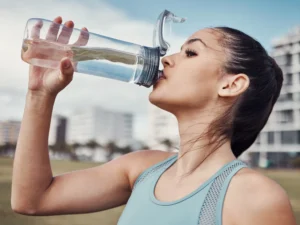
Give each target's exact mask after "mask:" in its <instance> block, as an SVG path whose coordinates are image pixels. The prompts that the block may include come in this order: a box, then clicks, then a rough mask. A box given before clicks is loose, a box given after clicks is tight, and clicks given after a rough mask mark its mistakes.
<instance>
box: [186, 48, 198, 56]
mask: <svg viewBox="0 0 300 225" xmlns="http://www.w3.org/2000/svg"><path fill="white" fill-rule="evenodd" d="M185 54H186V56H187V57H193V56H197V55H198V54H197V52H196V51H194V50H192V49H187V50H185Z"/></svg>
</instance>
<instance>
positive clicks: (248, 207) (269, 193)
mask: <svg viewBox="0 0 300 225" xmlns="http://www.w3.org/2000/svg"><path fill="white" fill-rule="evenodd" d="M229 187H230V188H229V189H228V192H227V195H226V198H225V204H226V208H227V210H230V207H232V208H231V211H232V213H230V214H231V215H232V216H234V217H235V219H234V221H237V224H245V225H247V224H257V225H260V224H264V225H268V224H273V225H276V224H286V225H295V224H296V222H295V218H294V215H293V211H292V207H291V204H290V201H289V198H288V195H287V193H286V192H285V190H284V189H283V188H282V187H281V186H280V185H279V184H278V183H276V182H275V181H273V180H272V179H270V178H268V177H266V176H264V175H263V174H262V173H260V172H258V171H255V170H253V169H250V168H244V169H242V170H240V171H239V172H238V173H237V174H236V175H235V176H234V177H233V178H232V181H231V183H230V186H229ZM224 207H225V206H224ZM232 209H234V212H233V210H232ZM250 221H251V222H250Z"/></svg>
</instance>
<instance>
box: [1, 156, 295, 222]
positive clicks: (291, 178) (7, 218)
mask: <svg viewBox="0 0 300 225" xmlns="http://www.w3.org/2000/svg"><path fill="white" fill-rule="evenodd" d="M51 164H52V169H53V174H54V175H57V174H61V173H64V172H69V171H74V170H79V169H84V168H89V167H93V166H96V165H97V164H95V163H81V162H69V161H51ZM262 172H263V173H265V174H266V175H267V176H269V177H271V178H272V179H274V180H276V181H277V182H278V183H279V184H280V185H281V186H282V187H283V188H284V189H285V190H286V191H287V193H288V195H289V197H290V200H291V203H292V205H293V208H294V211H295V215H296V218H297V224H300V171H299V170H298V171H296V170H293V171H262ZM11 175H12V159H10V158H0V224H1V225H2V224H3V225H57V224H64V225H83V224H84V225H115V224H117V221H118V218H119V217H120V215H121V213H122V211H123V209H124V207H123V206H122V207H118V208H114V209H111V210H106V211H103V212H98V213H89V214H80V215H65V216H46V217H43V216H40V217H31V216H24V215H19V214H16V213H14V212H13V211H12V210H11V207H10V192H11Z"/></svg>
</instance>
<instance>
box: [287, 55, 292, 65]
mask: <svg viewBox="0 0 300 225" xmlns="http://www.w3.org/2000/svg"><path fill="white" fill-rule="evenodd" d="M286 65H287V66H290V65H292V54H290V53H288V54H287V55H286Z"/></svg>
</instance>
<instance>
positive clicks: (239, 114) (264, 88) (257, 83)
mask: <svg viewBox="0 0 300 225" xmlns="http://www.w3.org/2000/svg"><path fill="white" fill-rule="evenodd" d="M212 29H213V30H214V31H217V33H218V34H220V39H219V42H220V44H221V46H222V47H223V48H224V51H225V55H226V62H225V63H224V68H223V69H224V72H225V73H227V74H239V73H243V74H246V75H247V76H248V77H249V80H250V84H249V87H248V88H247V90H246V91H245V92H244V93H243V94H242V95H241V96H239V98H238V99H237V101H236V102H235V104H233V105H232V106H230V107H229V108H228V110H227V111H226V112H225V113H224V114H223V115H221V116H220V117H219V118H217V119H216V120H215V121H214V122H213V123H212V124H210V126H209V129H208V130H209V131H208V134H210V135H212V136H216V137H222V139H221V141H220V142H219V143H218V146H220V145H221V144H222V143H223V141H225V140H228V139H230V140H231V149H232V151H233V153H234V155H235V156H236V157H238V156H239V155H241V154H242V153H243V152H244V151H245V150H247V149H248V148H249V147H250V146H251V145H252V144H253V142H254V141H255V139H256V138H257V136H258V134H259V133H260V131H261V130H262V129H263V127H264V126H265V124H266V123H267V121H268V118H269V116H270V114H271V112H272V109H273V106H274V104H275V102H276V101H277V99H278V97H279V94H280V90H281V87H282V82H283V73H282V70H281V69H280V67H279V66H278V65H277V63H276V62H275V60H274V59H273V58H272V57H270V56H269V55H268V53H267V52H266V50H265V49H264V48H263V46H262V45H261V44H260V43H259V42H258V41H256V40H255V39H253V38H252V37H250V36H249V35H247V34H245V33H243V32H241V31H239V30H236V29H233V28H229V27H215V28H212Z"/></svg>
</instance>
